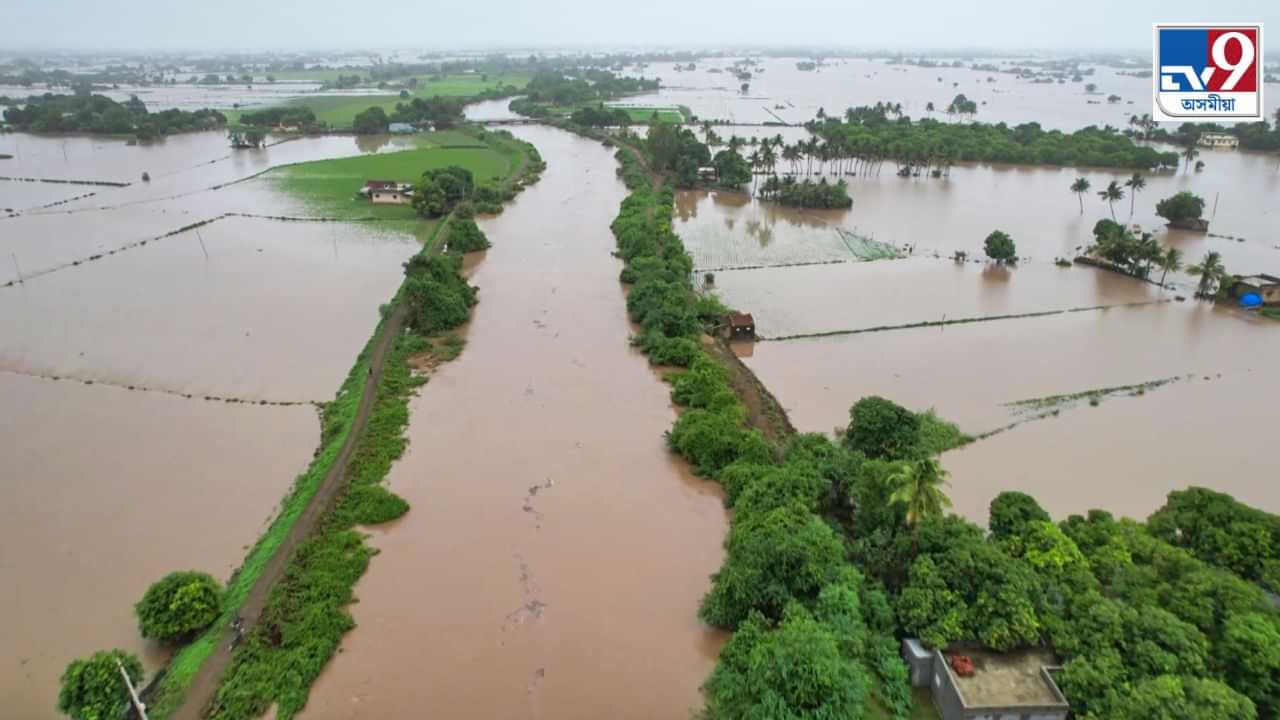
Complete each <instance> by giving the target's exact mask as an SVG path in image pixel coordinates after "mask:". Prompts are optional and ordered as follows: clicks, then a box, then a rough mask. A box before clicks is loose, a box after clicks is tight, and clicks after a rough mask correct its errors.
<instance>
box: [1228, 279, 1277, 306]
mask: <svg viewBox="0 0 1280 720" xmlns="http://www.w3.org/2000/svg"><path fill="white" fill-rule="evenodd" d="M1232 292H1233V293H1235V296H1236V297H1244V296H1245V295H1248V294H1250V293H1252V294H1254V295H1257V296H1258V297H1260V298H1262V304H1263V305H1280V278H1278V277H1276V276H1274V275H1267V274H1265V273H1259V274H1257V275H1248V276H1245V277H1242V278H1240V280H1239V282H1237V283H1236V285H1235V287H1234V288H1233V289H1232Z"/></svg>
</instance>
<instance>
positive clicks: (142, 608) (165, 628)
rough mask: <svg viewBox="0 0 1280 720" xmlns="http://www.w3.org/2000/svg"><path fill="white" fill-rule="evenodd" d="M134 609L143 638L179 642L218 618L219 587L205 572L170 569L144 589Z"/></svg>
mask: <svg viewBox="0 0 1280 720" xmlns="http://www.w3.org/2000/svg"><path fill="white" fill-rule="evenodd" d="M133 609H134V612H135V613H136V614H137V616H138V630H139V631H140V632H141V633H142V637H145V638H154V639H156V640H162V641H164V642H175V641H179V640H182V639H184V638H189V637H191V636H193V635H194V634H195V633H197V632H199V631H201V630H204V629H205V628H207V627H209V625H211V624H212V623H213V621H214V620H217V619H218V615H220V614H221V613H222V586H221V585H219V584H218V581H217V580H214V579H213V577H212V576H210V575H209V574H208V573H203V572H197V571H194V570H191V571H186V572H172V573H169V574H168V575H166V576H164V577H163V578H161V579H160V580H158V581H156V582H155V583H153V584H152V585H151V587H149V588H147V592H146V594H145V595H143V596H142V599H141V600H139V601H138V604H137V605H134V608H133Z"/></svg>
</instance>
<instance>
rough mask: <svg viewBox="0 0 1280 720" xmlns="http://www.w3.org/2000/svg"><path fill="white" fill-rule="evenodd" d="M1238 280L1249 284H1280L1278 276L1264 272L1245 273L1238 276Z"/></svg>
mask: <svg viewBox="0 0 1280 720" xmlns="http://www.w3.org/2000/svg"><path fill="white" fill-rule="evenodd" d="M1240 282H1242V283H1248V284H1250V285H1276V284H1280V277H1275V276H1274V275H1268V274H1266V273H1259V274H1257V275H1246V276H1244V277H1242V278H1240Z"/></svg>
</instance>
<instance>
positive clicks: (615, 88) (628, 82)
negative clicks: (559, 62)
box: [511, 68, 659, 117]
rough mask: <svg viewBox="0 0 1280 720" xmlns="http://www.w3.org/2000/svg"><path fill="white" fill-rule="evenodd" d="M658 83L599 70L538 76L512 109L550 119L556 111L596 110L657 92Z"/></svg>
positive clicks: (559, 71)
mask: <svg viewBox="0 0 1280 720" xmlns="http://www.w3.org/2000/svg"><path fill="white" fill-rule="evenodd" d="M658 87H659V83H658V81H657V80H647V79H645V78H630V77H621V76H619V75H615V74H614V73H612V72H610V71H608V70H602V69H598V68H565V69H556V70H546V71H542V72H539V73H537V74H536V75H534V76H533V78H532V79H530V80H529V83H528V85H526V86H525V88H524V97H522V98H520V99H518V100H515V101H513V102H512V103H511V109H512V110H513V111H515V112H518V113H520V114H522V115H528V116H530V117H548V116H551V115H553V114H556V112H555V111H554V110H553V108H565V107H573V108H578V107H589V106H596V105H599V104H600V103H602V102H604V101H606V100H614V99H617V98H619V97H621V96H623V95H628V94H633V93H642V92H654V91H656V90H657V89H658Z"/></svg>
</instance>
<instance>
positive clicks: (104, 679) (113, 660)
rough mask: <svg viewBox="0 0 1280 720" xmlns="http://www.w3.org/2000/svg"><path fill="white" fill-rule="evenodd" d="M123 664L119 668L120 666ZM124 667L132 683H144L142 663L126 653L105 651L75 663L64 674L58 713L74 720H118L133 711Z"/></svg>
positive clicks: (59, 692)
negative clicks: (126, 712) (117, 719)
mask: <svg viewBox="0 0 1280 720" xmlns="http://www.w3.org/2000/svg"><path fill="white" fill-rule="evenodd" d="M117 663H119V665H117ZM120 667H123V668H124V670H125V672H126V673H128V675H129V680H130V681H131V682H133V683H134V685H137V684H138V683H140V682H141V681H142V663H141V662H139V661H138V658H136V657H134V656H133V655H132V654H130V653H127V652H125V651H123V650H102V651H99V652H96V653H94V654H93V655H91V656H90V657H87V658H81V659H79V660H73V661H72V662H71V664H70V665H67V669H66V672H64V673H62V686H61V689H60V690H59V691H58V710H60V711H62V712H63V713H66V714H67V715H70V716H71V717H72V718H73V720H116V718H120V717H124V712H125V708H127V707H129V704H130V703H129V688H128V686H127V685H125V683H124V678H123V677H122V676H121V675H120Z"/></svg>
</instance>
